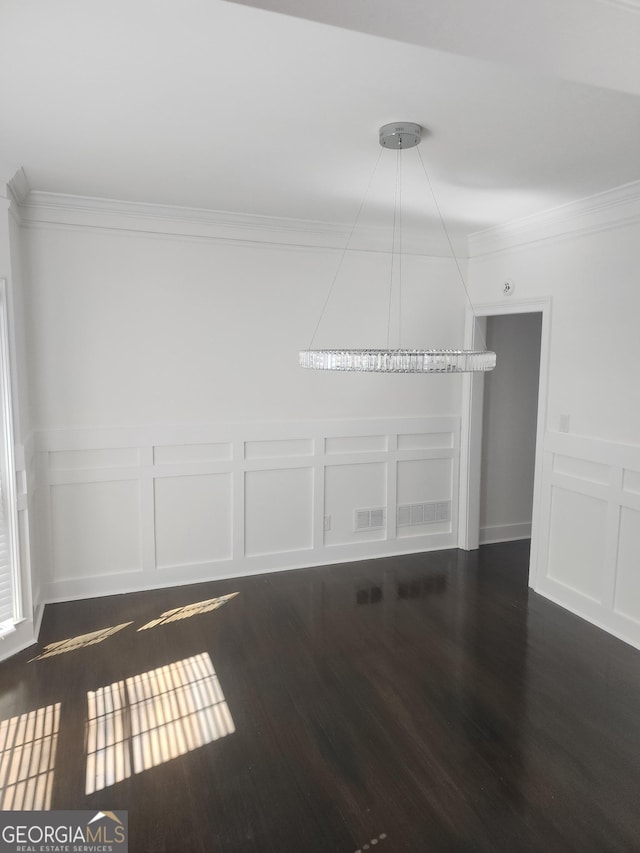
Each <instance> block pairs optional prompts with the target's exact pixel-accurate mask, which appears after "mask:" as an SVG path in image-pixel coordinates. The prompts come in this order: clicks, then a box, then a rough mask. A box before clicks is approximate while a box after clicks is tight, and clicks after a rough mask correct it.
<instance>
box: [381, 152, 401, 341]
mask: <svg viewBox="0 0 640 853" xmlns="http://www.w3.org/2000/svg"><path fill="white" fill-rule="evenodd" d="M380 151H382V148H381V149H380ZM399 174H400V149H399V148H398V153H397V155H396V191H395V196H394V200H393V229H392V234H393V236H392V238H391V276H390V280H389V300H388V303H389V304H388V306H387V349H389V347H390V346H391V305H392V302H393V271H394V268H395V259H396V222H397V219H398V209H399V203H398V193H399V191H400V181H399ZM400 210H401V208H400ZM400 234H401V235H402V231H400ZM398 256H399V257H402V254H401V249H400V251H399V253H398ZM400 285H402V280H400ZM398 346H400V341H398Z"/></svg>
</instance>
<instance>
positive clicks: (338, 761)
mask: <svg viewBox="0 0 640 853" xmlns="http://www.w3.org/2000/svg"><path fill="white" fill-rule="evenodd" d="M527 564H528V543H526V542H516V543H509V544H503V545H493V546H484V547H483V548H481V549H480V551H477V552H473V553H465V552H461V551H456V550H451V551H441V552H434V553H428V554H415V555H410V556H404V557H397V558H384V559H379V560H371V561H365V562H360V563H350V564H343V565H338V566H331V567H323V568H315V569H305V570H299V571H290V572H282V573H278V574H270V575H260V576H255V577H250V578H241V579H237V580H227V581H217V582H211V583H208V584H199V585H196V586H185V587H180V588H173V589H165V590H159V591H154V592H145V593H136V594H130V595H122V596H112V597H109V598H99V599H93V600H89V601H81V602H73V603H68V604H57V605H50V606H48V607H47V608H46V612H45V617H44V621H43V625H42V631H41V636H40V640H41V643H40V645H39V646H37V647H33V648H32V649H30V650H27V651H26V652H24V653H22V654H20V655H19V656H17V657H15V658H13V659H12V660H10V661H7V662H5V663H3V664H1V665H0V720H1V721H3V722H2V742H1V743H0V748H1V749H2V750H4V753H3V755H4V758H3V759H1V760H3V761H4V765H3V766H4V767H5V769H6V768H7V767H12V766H13V768H14V769H13V771H12V773H5V775H4V776H3V777H2V778H0V784H2V785H3V789H2V793H1V796H2V801H1V802H0V805H2V808H4V809H9V808H27V807H33V806H37V807H41V806H42V805H46V806H48V807H49V808H53V809H89V808H90V809H96V810H98V809H100V810H103V811H104V810H117V809H126V810H128V812H129V828H130V839H131V840H130V850H131V851H133V853H145V851H172V853H173V852H175V853H179V851H202V853H240V851H247V853H249V851H257V853H289V851H291V853H295V852H296V851H300V853H315V851H317V853H328V852H329V851H335V853H355V851H357V850H360V851H364V850H375V851H380V853H402V851H416V853H436V852H437V851H459V853H462V851H464V853H471V851H505V853H506V851H509V853H513V851H573V850H575V851H581V852H582V853H588V851H598V853H601V851H607V853H608V851H637V850H640V760H639V758H640V755H639V753H640V652H638V651H636V650H634V649H633V648H631V647H629V646H627V645H625V644H624V643H622V642H619V641H618V640H616V639H614V638H613V637H611V636H609V635H607V634H605V633H603V632H602V631H599V630H598V629H596V628H594V627H593V626H591V625H589V624H587V623H586V622H584V621H582V620H581V619H578V618H577V617H574V616H572V615H571V614H569V613H567V612H565V611H563V610H562V609H561V608H559V607H556V606H555V605H553V604H551V603H550V602H548V601H546V600H545V599H543V598H541V597H539V596H537V595H536V594H534V593H532V592H530V591H529V590H528V589H527ZM231 593H238V594H237V595H235V596H233V597H231V598H229V599H227V600H224V599H221V600H219V601H215V602H211V601H210V600H211V599H219V598H220V597H221V596H225V595H229V594H231ZM201 601H209V602H210V603H209V604H208V605H205V606H202V607H201V608H200V610H201V612H198V608H193V607H192V608H189V607H188V606H189V605H191V604H194V603H196V602H201ZM181 607H186V608H187V609H186V610H184V611H183V612H178V613H173V614H169V615H163V614H167V611H170V610H174V609H176V608H181ZM212 608H213V609H212ZM127 623H130V624H127ZM149 623H151V624H150V625H149ZM123 625H124V626H125V627H119V626H123ZM147 625H149V627H145V629H144V630H139V629H140V628H142V627H143V626H147ZM118 627H119V630H117V631H114V632H112V633H109V632H108V631H105V630H104V629H110V628H111V629H113V628H118ZM98 631H104V633H103V634H100V635H97V636H89V637H85V638H84V639H81V637H82V635H87V634H89V635H92V634H95V632H98ZM71 638H79V639H76V640H75V641H74V642H73V643H71V644H67V645H59V646H52V647H49V649H47V648H46V647H47V646H49V645H50V644H55V643H60V642H61V641H63V640H69V639H71ZM88 642H92V644H90V645H87V644H84V645H83V643H88ZM38 658H39V659H38ZM39 709H40V710H39ZM47 709H48V710H47ZM37 712H39V713H37ZM34 755H35V758H34V757H33V756H34ZM18 759H20V760H19V761H18ZM18 765H20V766H19V767H18ZM16 768H17V769H16Z"/></svg>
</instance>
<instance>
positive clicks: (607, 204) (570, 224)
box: [468, 181, 640, 258]
mask: <svg viewBox="0 0 640 853" xmlns="http://www.w3.org/2000/svg"><path fill="white" fill-rule="evenodd" d="M636 222H640V181H634V182H633V183H630V184H623V185H622V186H620V187H615V188H614V189H611V190H606V191H605V192H601V193H597V194H596V195H592V196H588V197H587V198H582V199H578V200H577V201H572V202H569V203H568V204H563V205H561V206H559V207H554V208H551V209H550V210H545V211H543V212H542V213H537V214H534V215H533V216H527V217H525V218H523V219H516V220H512V221H511V222H505V223H503V224H502V225H496V226H494V227H493V228H487V229H485V230H483V231H476V232H475V233H474V234H470V235H469V237H468V249H469V257H471V258H475V257H479V256H481V255H489V254H493V253H495V252H503V251H508V250H509V249H515V248H517V247H519V246H524V245H527V244H529V243H537V242H540V241H541V240H551V239H556V238H563V237H576V236H579V235H581V234H592V233H594V232H597V231H606V230H608V229H610V228H617V227H619V226H622V225H629V224H633V223H636Z"/></svg>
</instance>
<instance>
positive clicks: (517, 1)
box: [0, 0, 640, 233]
mask: <svg viewBox="0 0 640 853" xmlns="http://www.w3.org/2000/svg"><path fill="white" fill-rule="evenodd" d="M538 1H539V3H540V5H539V11H540V14H539V15H538V16H537V17H536V16H535V15H533V16H532V14H531V13H530V12H528V13H527V14H526V15H524V12H523V17H522V18H518V17H514V12H513V10H514V8H518V9H520V10H525V9H526V8H527V7H529V8H530V9H531V8H538V7H535V6H534V4H532V3H530V2H528V3H525V2H524V0H511V2H510V3H505V2H504V0H484V2H483V3H478V0H446V4H445V0H396V2H394V4H389V3H388V2H386V0H385V2H383V0H331V2H328V0H322V2H320V0H306V2H303V0H296V2H295V3H294V2H293V0H264V2H263V3H261V4H260V3H259V5H268V6H271V7H274V8H276V7H277V8H281V9H284V10H285V11H287V8H286V7H287V6H289V7H292V8H293V7H296V8H298V9H302V11H303V12H304V14H306V15H307V16H308V17H309V18H317V19H322V22H321V21H319V20H305V19H300V18H295V17H290V16H287V15H283V14H277V13H275V12H273V11H269V10H267V9H258V8H253V7H251V6H249V5H244V4H241V3H235V2H225V0H164V2H159V0H92V2H90V3H88V2H86V0H56V2H51V0H29V2H24V0H0V32H2V49H1V51H0V122H1V124H2V130H1V132H0V175H4V176H5V177H7V178H8V177H10V176H11V175H12V174H13V172H14V171H15V169H16V168H17V167H19V166H22V167H23V168H24V170H25V173H26V176H27V179H28V181H29V185H30V186H31V188H32V189H34V190H39V191H47V192H55V193H69V194H76V195H86V196H95V197H104V198H111V199H124V200H131V201H144V202H155V203H159V204H172V205H179V206H186V207H198V208H207V209H214V210H226V211H233V212H239V213H251V214H263V215H267V216H278V217H293V218H303V219H311V220H321V221H325V222H341V223H348V222H351V221H352V220H353V218H354V216H355V214H356V211H357V209H358V206H359V204H360V201H361V200H362V197H363V194H364V190H365V188H366V186H367V182H368V180H369V177H370V174H371V170H372V168H373V165H374V163H375V160H376V158H377V156H378V152H379V147H378V144H377V129H378V127H379V125H381V124H383V123H385V122H389V121H396V120H405V121H415V122H419V123H420V124H423V125H425V126H426V127H427V128H428V129H429V132H430V133H429V136H428V138H427V139H426V140H425V141H424V142H423V143H422V146H421V151H422V153H423V156H424V158H425V160H426V162H427V164H428V165H429V167H430V170H431V173H432V177H433V181H434V185H435V187H436V192H437V195H438V198H439V201H440V203H441V206H442V208H443V212H444V214H445V217H446V219H447V221H448V222H449V224H450V225H453V226H454V227H455V228H456V230H457V231H458V232H459V233H470V232H473V231H477V230H479V229H482V228H485V227H488V226H490V225H493V224H496V223H499V222H503V221H505V220H509V219H513V218H517V217H522V216H526V215H528V214H532V213H536V212H538V211H541V210H545V209H547V208H550V207H554V206H557V205H559V204H563V203H565V202H568V201H572V200H574V199H577V198H581V197H584V196H588V195H591V194H593V193H597V192H600V191H603V190H606V189H608V188H611V187H614V186H618V185H621V184H624V183H627V182H631V181H636V180H638V179H640V157H639V156H638V153H639V152H640V83H639V81H640V67H639V63H640V50H635V51H633V50H630V47H629V39H630V38H631V37H635V42H634V44H635V45H636V46H637V45H640V14H639V13H638V12H637V11H635V10H634V2H635V0H553V7H552V6H551V3H552V0H538ZM256 3H258V0H256ZM470 3H472V5H473V7H474V8H475V10H476V12H475V15H471V12H470V9H471V6H470V5H469V4H470ZM478 7H481V9H482V14H481V15H480V16H479V15H478ZM445 8H446V10H447V11H446V14H445V11H444V10H445ZM551 8H553V9H555V10H556V11H555V13H554V14H555V18H554V20H553V22H551V19H550V18H549V15H551V12H550V9H551ZM507 9H510V10H511V11H509V12H508V13H507V12H505V10H507ZM558 10H559V11H558ZM499 11H502V13H503V14H498V12H499ZM427 12H428V13H429V15H431V18H429V15H427ZM596 12H597V14H596ZM425 15H426V17H425ZM558 15H560V19H561V26H560V24H558V21H557V20H556V18H558ZM589 15H592V17H589ZM545 16H546V17H545ZM552 17H553V16H552ZM434 22H437V23H438V26H435V23H434ZM518 22H519V24H518V26H516V23H518ZM580 22H581V25H580V26H578V24H579V23H580ZM606 22H609V24H610V26H609V29H607V25H606ZM623 22H624V23H625V24H626V26H623V25H622V24H623ZM333 23H338V24H340V25H341V26H332V25H330V24H333ZM551 23H553V24H554V26H558V27H560V35H561V36H562V37H560V36H559V35H558V31H557V30H554V31H553V37H549V38H548V40H547V41H545V40H544V33H545V29H544V27H545V26H547V27H548V26H550V25H551ZM345 26H347V27H349V28H348V29H347V28H344V27H345ZM536 27H537V29H536ZM358 30H364V32H359V31H358ZM523 30H526V32H528V33H529V37H527V38H523V34H522V33H523ZM516 31H517V32H516ZM612 33H613V35H612ZM389 34H391V35H393V36H394V38H395V39H406V40H409V41H412V42H414V43H413V44H408V43H406V41H405V42H403V41H401V40H394V39H391V38H387V37H386V36H387V35H389ZM509 34H513V36H514V40H513V41H510V42H508V43H507V37H508V36H509ZM603 34H605V35H606V36H607V39H609V38H614V37H615V38H617V39H618V42H617V43H615V44H614V43H611V42H610V41H607V43H606V45H605V44H604V41H603V43H602V45H601V52H600V53H599V54H597V57H599V58H598V59H597V60H596V58H595V57H596V55H594V53H593V51H594V45H595V44H597V43H598V42H599V41H600V40H602V39H603ZM574 36H575V38H573V37H574ZM516 37H517V38H516ZM518 39H520V41H518ZM572 39H573V40H572ZM500 43H502V44H503V45H505V49H504V50H503V51H502V52H500V51H499V50H497V49H496V45H499V44H500ZM463 54H468V55H463ZM489 57H492V58H493V59H494V60H496V61H491V62H490V61H488V59H489ZM576 81H578V82H576ZM583 81H587V83H589V84H593V83H598V84H600V86H601V87H602V88H600V87H596V86H594V85H586V84H585V82H583ZM605 86H606V87H608V88H604V87H605ZM381 163H382V169H383V172H384V173H386V174H388V175H392V172H393V169H394V167H395V165H394V164H395V155H394V154H393V153H391V152H386V151H384V152H382V160H381ZM411 168H413V167H408V174H409V175H410V177H411V176H412V174H413V173H412V172H411ZM415 175H416V182H415V186H416V187H417V185H418V183H417V172H416V173H415ZM413 186H414V182H413V178H412V180H411V187H413ZM423 189H424V188H423ZM423 189H421V190H420V192H423ZM420 192H418V191H416V192H415V193H413V195H412V193H411V189H408V190H407V193H406V201H407V204H408V209H409V211H410V212H411V210H415V211H416V212H418V213H421V211H420V203H421V202H420V198H421V196H420ZM370 201H371V203H370V204H369V205H368V210H369V213H368V214H367V215H368V216H370V217H371V219H372V221H378V219H379V220H380V221H382V220H383V216H382V214H385V215H388V213H389V208H390V206H391V204H392V197H391V193H388V192H387V188H386V186H385V185H384V184H383V183H382V182H381V183H380V185H379V186H378V184H376V185H375V186H374V187H373V189H372V194H371V196H370Z"/></svg>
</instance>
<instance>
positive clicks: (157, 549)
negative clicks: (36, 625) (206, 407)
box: [35, 418, 459, 603]
mask: <svg viewBox="0 0 640 853" xmlns="http://www.w3.org/2000/svg"><path fill="white" fill-rule="evenodd" d="M35 446H36V448H37V454H38V456H39V458H40V464H39V466H38V467H39V471H40V475H39V480H40V481H39V483H38V491H39V494H40V495H41V500H40V501H39V504H38V505H39V513H40V514H39V518H38V522H39V525H38V529H39V530H40V532H41V537H42V541H41V545H40V548H39V554H40V558H41V562H42V565H41V569H42V585H41V597H42V601H44V602H45V603H48V602H52V601H61V600H65V601H66V600H71V599H74V598H86V597H91V596H96V595H107V594H114V593H121V592H128V591H134V590H140V589H150V588H154V587H162V586H172V585H176V584H185V583H195V582H199V581H205V580H211V579H214V578H222V577H237V576H239V575H244V574H257V573H260V572H268V571H280V570H282V569H287V568H299V567H302V566H312V565H322V564H326V563H336V562H343V561H351V560H358V559H364V558H372V557H380V556H386V555H391V554H397V553H411V552H415V551H424V550H435V549H441V548H450V547H455V539H456V536H455V531H456V529H457V506H458V479H459V469H458V466H459V419H457V418H397V419H368V420H349V421H313V422H296V423H294V422H286V423H273V422H271V423H264V424H256V423H252V424H227V425H219V426H218V425H209V426H200V425H196V426H184V427H180V426H178V427H165V426H160V427H155V428H154V427H149V428H133V429H94V430H90V429H88V430H53V431H42V432H38V433H36V436H35ZM420 500H422V501H434V500H439V501H448V502H450V505H451V516H450V517H449V518H448V519H447V520H446V521H442V522H438V523H435V524H434V523H430V524H424V525H418V526H415V527H411V528H409V529H404V528H403V529H401V530H400V531H398V530H397V527H396V511H397V505H398V504H399V503H410V502H415V501H420ZM371 506H382V507H384V509H385V510H386V526H385V527H384V528H383V529H371V530H356V529H355V528H354V511H355V510H357V509H362V508H363V507H371ZM114 530H115V531H117V535H116V536H114Z"/></svg>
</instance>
